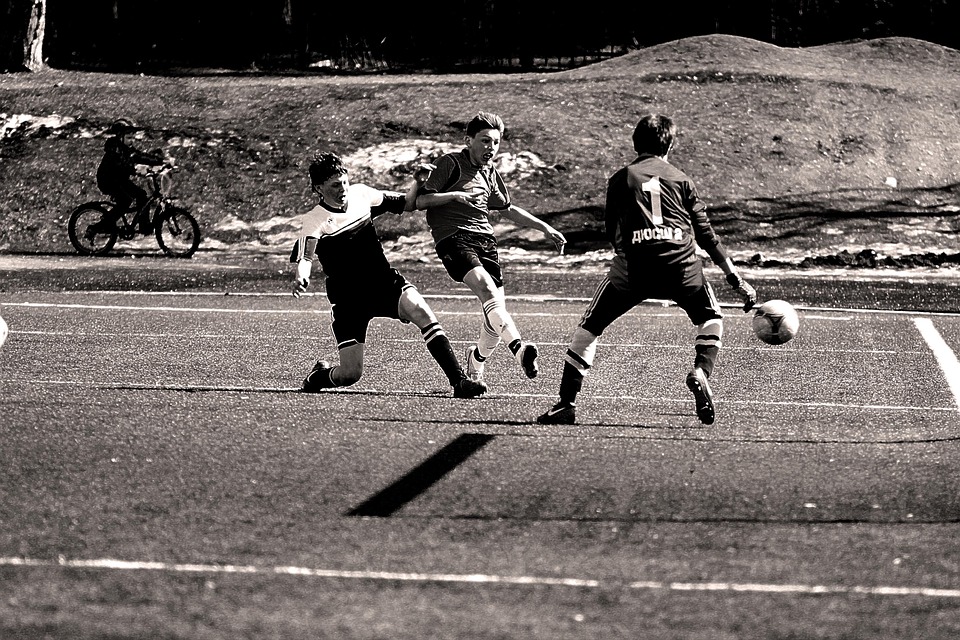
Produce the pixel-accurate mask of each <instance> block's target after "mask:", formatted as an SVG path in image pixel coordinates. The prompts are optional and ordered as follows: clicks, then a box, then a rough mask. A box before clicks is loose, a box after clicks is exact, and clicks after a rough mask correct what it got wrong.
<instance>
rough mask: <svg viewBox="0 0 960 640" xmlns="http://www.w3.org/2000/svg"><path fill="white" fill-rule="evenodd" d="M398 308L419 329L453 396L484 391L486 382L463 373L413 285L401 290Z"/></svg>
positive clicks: (475, 395)
mask: <svg viewBox="0 0 960 640" xmlns="http://www.w3.org/2000/svg"><path fill="white" fill-rule="evenodd" d="M398 310H399V315H400V317H401V319H405V320H409V321H410V322H413V323H414V324H416V325H417V327H419V328H420V335H421V336H423V341H424V343H425V344H426V347H427V351H428V352H429V353H430V355H431V356H432V357H433V359H434V360H435V361H436V362H437V364H438V365H440V368H441V369H442V370H443V373H444V374H445V375H446V376H447V380H448V381H449V382H450V386H451V387H453V395H454V397H455V398H476V397H478V396H481V395H483V394H484V393H486V391H487V385H486V384H484V382H483V381H482V380H471V379H469V377H468V376H467V375H466V374H465V373H464V371H463V368H462V367H461V366H460V362H459V361H458V360H457V356H456V354H455V353H454V352H453V347H452V346H451V344H450V340H449V338H447V334H446V332H445V331H444V330H443V327H442V326H441V325H440V322H439V321H438V320H437V317H436V314H434V312H433V310H432V309H431V308H430V306H429V305H428V304H427V302H426V301H425V300H424V299H423V296H421V295H420V293H419V292H418V291H417V290H416V289H415V288H413V287H408V288H407V289H405V290H404V291H403V293H402V294H401V295H400V302H399V305H398Z"/></svg>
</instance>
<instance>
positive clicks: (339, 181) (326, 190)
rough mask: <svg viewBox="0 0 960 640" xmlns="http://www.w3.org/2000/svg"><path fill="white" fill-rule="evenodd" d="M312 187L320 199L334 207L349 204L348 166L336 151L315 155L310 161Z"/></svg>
mask: <svg viewBox="0 0 960 640" xmlns="http://www.w3.org/2000/svg"><path fill="white" fill-rule="evenodd" d="M309 172H310V187H311V189H313V192H314V193H316V194H317V195H318V196H320V199H321V200H323V201H324V202H326V203H327V204H328V205H330V206H332V207H339V208H343V207H345V206H346V204H347V187H349V186H350V179H349V178H348V177H347V167H346V166H345V165H344V164H343V160H341V159H340V156H338V155H337V154H335V153H330V152H325V153H318V154H316V155H315V156H313V161H312V162H311V163H310V169H309Z"/></svg>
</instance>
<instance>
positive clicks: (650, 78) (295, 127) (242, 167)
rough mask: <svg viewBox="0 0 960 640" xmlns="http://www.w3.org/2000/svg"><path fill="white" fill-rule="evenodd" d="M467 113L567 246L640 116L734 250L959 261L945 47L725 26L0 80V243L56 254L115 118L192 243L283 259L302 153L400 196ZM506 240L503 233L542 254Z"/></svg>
mask: <svg viewBox="0 0 960 640" xmlns="http://www.w3.org/2000/svg"><path fill="white" fill-rule="evenodd" d="M478 109H485V110H490V111H496V112H498V113H500V114H501V115H502V116H503V117H504V119H505V120H506V122H507V128H508V130H507V135H506V137H505V142H504V145H503V148H502V153H503V154H504V159H505V160H507V161H508V165H509V166H507V167H506V169H507V170H509V169H511V168H513V167H518V168H517V170H515V171H514V172H513V173H508V174H507V175H506V179H507V182H508V184H509V186H510V188H511V195H512V196H513V199H514V201H515V202H517V203H518V204H520V205H521V206H524V207H525V208H527V209H529V210H530V211H531V212H533V213H535V214H537V215H539V216H542V217H544V218H546V219H548V220H549V221H550V222H551V223H552V224H554V225H555V226H557V227H558V228H560V229H561V230H562V231H564V233H566V234H567V235H568V238H569V239H570V241H571V244H570V247H569V249H570V251H572V252H574V253H578V252H580V253H582V252H585V251H590V250H594V249H598V248H600V247H602V246H603V242H602V239H601V238H600V236H599V224H598V222H597V220H596V216H597V215H598V214H599V212H600V211H601V209H602V205H603V196H604V189H605V183H606V179H607V177H608V176H609V175H610V174H611V173H612V172H613V171H615V170H616V169H617V168H619V167H620V166H622V165H623V164H626V163H628V162H629V161H630V160H632V158H633V153H632V149H631V145H630V133H631V131H632V129H633V126H634V124H635V123H636V121H637V119H638V118H639V117H640V116H641V115H643V114H644V113H647V112H650V111H658V112H663V113H667V114H671V115H672V116H674V117H675V118H676V119H677V121H678V122H679V124H680V126H681V129H682V133H681V138H680V143H679V146H678V148H677V149H676V151H675V152H674V154H673V155H672V156H671V160H672V161H673V162H674V163H675V164H676V165H678V166H679V167H681V168H683V169H684V170H686V171H687V172H688V173H689V174H690V175H691V176H692V177H693V178H694V179H695V180H696V181H697V182H698V184H699V186H700V189H701V193H702V195H703V197H704V198H705V199H706V200H707V201H708V202H709V203H710V206H711V214H712V217H713V219H714V223H715V226H716V227H717V228H718V229H719V230H720V232H721V233H723V234H724V236H725V238H726V241H727V244H728V245H729V246H730V247H731V248H732V249H733V250H734V252H735V254H736V255H737V256H738V257H741V258H742V257H744V256H748V255H752V254H753V253H756V252H763V253H764V254H766V255H771V256H784V257H786V258H787V259H791V260H794V261H798V260H800V259H802V258H803V257H804V256H817V255H826V254H834V253H836V252H838V251H841V250H844V249H846V250H849V251H851V252H857V251H859V250H860V249H863V248H872V249H873V250H875V251H876V252H877V253H878V254H880V255H890V256H908V255H911V254H924V253H941V252H942V253H945V254H947V255H948V256H952V255H954V254H958V252H960V239H958V238H960V234H958V231H960V217H958V211H960V207H958V205H960V163H958V158H960V116H958V113H960V52H958V51H956V50H953V49H948V48H945V47H941V46H938V45H934V44H930V43H927V42H922V41H918V40H912V39H907V38H888V39H881V40H871V41H857V42H848V43H839V44H833V45H827V46H820V47H812V48H807V49H785V48H780V47H776V46H773V45H769V44H764V43H761V42H758V41H754V40H749V39H745V38H739V37H734V36H724V35H712V36H704V37H696V38H686V39H682V40H678V41H674V42H670V43H666V44H662V45H658V46H654V47H649V48H646V49H642V50H638V51H636V52H633V53H630V54H628V55H625V56H622V57H620V58H616V59H612V60H608V61H605V62H602V63H598V64H594V65H591V66H588V67H584V68H581V69H576V70H572V71H566V72H559V73H549V74H547V73H537V74H518V75H470V76H460V75H458V76H430V75H404V76H349V77H335V76H321V75H313V76H302V75H299V76H256V75H229V74H218V73H214V72H211V73H207V74H205V75H200V76H184V77H145V76H127V75H110V74H92V73H75V72H60V71H48V72H43V73H39V74H8V75H0V113H2V114H4V115H3V117H2V118H0V127H3V130H2V133H0V194H2V195H3V197H2V198H0V250H6V251H33V250H38V251H71V249H70V247H69V243H68V241H67V238H66V229H65V220H66V216H67V215H68V214H69V211H70V209H71V207H72V206H73V205H74V204H76V203H79V202H81V201H83V200H86V199H95V198H99V197H100V196H99V194H98V191H97V189H96V185H95V182H94V179H93V176H94V173H95V170H96V166H97V162H98V160H99V157H100V154H101V150H102V145H103V140H104V139H103V136H102V131H103V129H105V128H106V127H107V125H109V123H110V122H111V121H112V120H113V119H115V118H117V117H119V116H127V117H132V118H133V119H135V120H136V121H137V122H138V123H139V124H140V125H142V126H143V127H144V132H143V140H142V141H141V143H140V145H141V146H142V147H144V148H156V147H163V148H164V150H165V151H166V152H167V153H168V154H169V155H172V156H173V157H175V158H177V161H178V163H179V164H180V167H181V171H180V172H179V173H178V174H177V183H178V187H177V196H178V197H179V199H180V200H181V202H182V203H184V204H186V205H188V206H189V207H190V208H191V209H192V210H193V211H195V212H196V213H197V215H198V218H199V219H200V220H201V225H202V226H203V228H204V233H205V235H206V237H207V241H206V242H205V244H204V245H203V247H202V249H203V248H204V247H205V248H208V249H211V250H220V249H229V248H230V247H239V246H244V247H250V246H255V247H261V248H262V249H263V250H267V251H274V250H278V251H283V250H285V248H284V246H282V245H283V243H284V240H285V239H287V238H289V237H290V235H291V234H292V233H293V229H294V227H293V224H294V223H293V220H294V219H295V217H296V215H297V214H298V213H300V212H302V211H303V210H304V209H305V208H306V207H307V206H309V205H310V204H311V202H312V200H311V196H310V194H309V192H308V190H307V181H306V176H305V163H306V162H307V161H308V160H309V158H310V156H311V155H312V153H313V152H314V151H317V150H325V149H332V150H336V151H338V152H340V153H341V154H342V155H344V156H345V157H346V158H347V159H348V162H349V164H350V166H351V168H352V173H353V176H352V177H353V179H354V180H355V181H364V182H369V183H370V184H374V185H377V186H382V187H389V188H399V186H400V185H401V184H402V183H403V182H404V180H405V179H406V177H407V175H408V172H409V168H410V167H411V166H412V165H414V164H415V163H416V162H417V161H418V160H420V159H427V158H430V157H431V156H433V155H435V154H437V153H439V152H441V151H442V150H444V149H446V148H450V146H451V145H454V146H456V145H459V143H460V141H461V140H462V127H463V125H464V123H465V122H466V121H467V120H469V118H470V117H472V115H473V114H474V112H475V111H477V110H478ZM25 116H30V117H31V118H29V119H28V118H26V117H25ZM41 118H49V119H48V120H46V121H42V120H40V119H41ZM41 122H43V123H44V124H45V126H40V123H41ZM5 123H6V124H5ZM422 230H423V222H422V218H421V217H420V216H417V215H413V216H409V215H408V216H404V218H403V219H401V220H399V221H390V222H389V223H387V224H386V225H385V226H384V227H383V228H382V232H383V233H384V234H385V236H386V237H387V238H388V239H395V238H397V237H399V236H401V235H405V236H413V237H414V238H419V237H422V235H421V234H422ZM504 231H505V233H506V235H507V241H506V243H507V244H511V243H515V244H518V245H520V246H524V247H528V248H544V249H546V247H544V246H543V244H544V243H542V242H540V241H539V238H538V237H537V236H530V235H529V234H525V233H521V232H516V231H513V230H509V229H507V228H505V230H504ZM927 259H928V260H931V259H932V260H933V261H934V263H935V262H936V261H937V260H938V258H936V257H933V258H931V257H930V256H927ZM939 259H940V260H941V261H942V260H943V257H941V258H939Z"/></svg>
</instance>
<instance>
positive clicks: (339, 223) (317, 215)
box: [300, 183, 383, 238]
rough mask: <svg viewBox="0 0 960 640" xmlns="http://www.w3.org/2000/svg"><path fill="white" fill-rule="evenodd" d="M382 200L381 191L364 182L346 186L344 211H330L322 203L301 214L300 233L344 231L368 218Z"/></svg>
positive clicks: (333, 233)
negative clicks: (345, 206)
mask: <svg viewBox="0 0 960 640" xmlns="http://www.w3.org/2000/svg"><path fill="white" fill-rule="evenodd" d="M382 202H383V192H382V191H380V190H379V189H374V188H372V187H368V186H367V185H365V184H360V183H357V184H351V185H350V186H349V187H348V188H347V209H346V211H331V210H330V209H328V208H327V207H326V206H324V205H323V204H322V203H321V204H318V205H317V206H315V207H314V208H313V209H311V210H310V211H308V212H307V213H305V214H303V218H302V219H301V220H302V221H301V227H300V235H301V236H312V237H314V238H322V237H323V236H336V235H339V234H341V233H346V232H349V231H352V230H353V229H356V228H357V227H360V226H361V225H363V223H364V222H366V221H368V220H369V219H370V209H371V208H372V207H375V206H377V205H378V204H381V203H382Z"/></svg>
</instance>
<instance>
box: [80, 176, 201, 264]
mask: <svg viewBox="0 0 960 640" xmlns="http://www.w3.org/2000/svg"><path fill="white" fill-rule="evenodd" d="M174 168H175V167H173V166H170V165H164V166H163V167H161V168H159V169H154V168H152V169H149V170H147V171H145V172H144V175H146V176H147V177H149V178H150V184H151V186H152V193H151V194H150V196H149V198H148V199H147V202H146V204H144V205H143V206H142V207H140V208H137V206H136V205H135V204H134V205H132V206H131V207H130V208H126V209H121V208H119V207H118V206H117V203H116V202H115V201H114V200H94V201H91V202H85V203H83V204H81V205H80V206H79V207H77V208H76V209H74V210H73V212H72V213H71V214H70V221H69V223H68V224H67V231H68V232H69V234H70V243H71V244H72V245H73V246H74V248H75V249H76V250H77V252H78V253H80V254H81V255H89V256H102V255H104V254H106V253H108V252H109V251H110V250H111V249H112V248H113V246H114V245H115V244H116V243H117V240H118V239H121V238H122V239H124V240H132V239H133V238H134V237H136V236H137V235H143V236H149V235H150V234H151V233H152V234H154V235H155V236H156V238H157V244H158V245H160V248H161V249H162V250H163V252H164V253H165V254H167V255H168V256H170V257H173V258H189V257H190V256H192V255H193V253H194V252H195V251H196V250H197V247H199V246H200V225H199V224H198V223H197V220H196V218H194V217H193V215H192V214H191V213H190V212H189V211H187V210H186V209H183V208H181V207H177V206H175V205H173V204H172V203H171V201H170V199H169V198H168V197H167V195H166V194H167V192H168V191H169V190H170V187H171V186H172V184H173V180H172V179H171V178H170V176H169V173H170V171H171V170H173V169H174ZM131 214H132V215H131ZM151 214H152V215H151Z"/></svg>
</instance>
